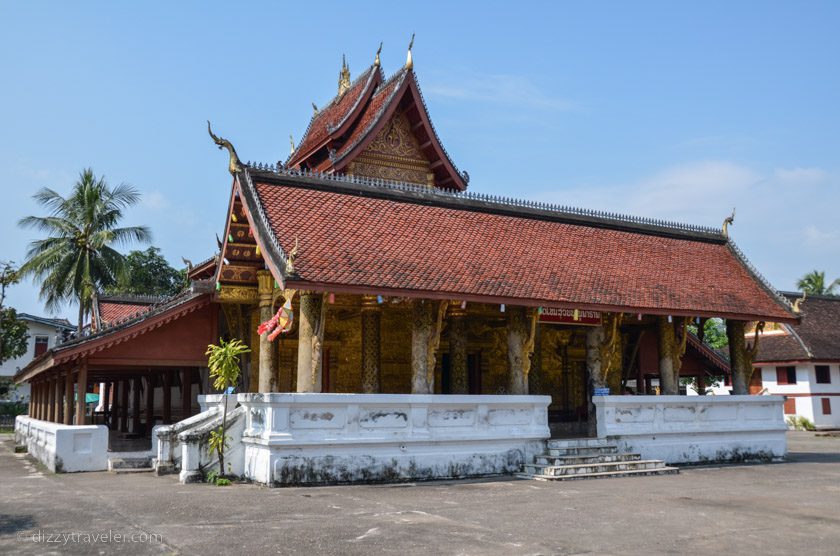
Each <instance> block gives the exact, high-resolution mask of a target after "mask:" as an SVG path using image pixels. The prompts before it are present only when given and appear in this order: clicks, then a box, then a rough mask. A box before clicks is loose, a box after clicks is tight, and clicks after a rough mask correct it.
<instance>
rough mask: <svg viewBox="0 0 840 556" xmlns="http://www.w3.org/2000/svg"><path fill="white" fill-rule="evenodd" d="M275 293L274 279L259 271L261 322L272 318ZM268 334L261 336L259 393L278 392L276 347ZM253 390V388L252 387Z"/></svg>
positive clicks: (265, 271) (269, 273)
mask: <svg viewBox="0 0 840 556" xmlns="http://www.w3.org/2000/svg"><path fill="white" fill-rule="evenodd" d="M273 292H274V277H273V276H272V275H271V272H269V271H267V270H258V271H257V294H258V295H259V303H260V322H265V321H267V320H269V319H270V318H271V316H272V315H271V309H272V305H271V300H272V294H273ZM268 334H269V333H268V332H263V333H262V334H261V335H260V353H259V357H260V359H259V371H258V374H259V386H258V388H259V390H258V392H263V393H266V392H276V391H277V384H275V382H274V380H273V379H274V346H273V345H272V343H271V342H270V341H269V340H268ZM252 389H253V386H252Z"/></svg>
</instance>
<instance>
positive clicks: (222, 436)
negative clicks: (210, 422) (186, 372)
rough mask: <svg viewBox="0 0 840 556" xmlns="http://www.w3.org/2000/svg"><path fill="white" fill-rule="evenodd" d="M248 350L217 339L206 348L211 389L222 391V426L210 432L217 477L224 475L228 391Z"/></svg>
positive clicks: (238, 341) (236, 377)
mask: <svg viewBox="0 0 840 556" xmlns="http://www.w3.org/2000/svg"><path fill="white" fill-rule="evenodd" d="M250 351H251V350H250V348H249V347H248V346H246V345H245V344H244V343H243V342H242V341H241V340H231V341H229V342H225V341H224V340H223V339H222V338H219V345H214V344H210V345H209V346H207V352H206V353H205V355H207V366H208V367H209V369H210V378H212V379H213V388H215V389H216V390H221V391H222V401H223V404H224V409H223V410H222V411H223V413H222V426H221V427H219V429H218V430H215V431H211V432H210V442H209V443H210V452H211V453H212V452H216V454H217V455H218V456H219V475H224V474H225V449H226V448H227V441H228V438H227V397H228V390H229V389H230V387H231V386H233V385H234V384H236V382H237V381H238V380H239V356H240V355H242V354H243V353H248V352H250Z"/></svg>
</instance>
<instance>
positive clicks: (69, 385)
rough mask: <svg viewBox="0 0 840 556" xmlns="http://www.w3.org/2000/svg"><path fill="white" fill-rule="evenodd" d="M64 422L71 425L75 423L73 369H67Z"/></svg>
mask: <svg viewBox="0 0 840 556" xmlns="http://www.w3.org/2000/svg"><path fill="white" fill-rule="evenodd" d="M62 423H64V424H65V425H70V424H72V423H73V371H72V370H71V369H68V370H67V375H66V376H65V377H64V418H63V419H62Z"/></svg>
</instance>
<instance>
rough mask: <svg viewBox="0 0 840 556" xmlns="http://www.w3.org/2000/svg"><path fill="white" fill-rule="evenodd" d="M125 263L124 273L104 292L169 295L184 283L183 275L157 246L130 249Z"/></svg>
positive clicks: (179, 288)
mask: <svg viewBox="0 0 840 556" xmlns="http://www.w3.org/2000/svg"><path fill="white" fill-rule="evenodd" d="M125 263H126V264H125V267H126V268H125V273H124V274H123V275H122V276H119V277H118V279H117V283H116V284H115V285H113V286H111V287H109V288H107V289H106V290H105V291H106V292H108V293H132V294H137V295H166V296H169V295H175V294H176V293H178V292H180V291H181V290H182V289H184V285H185V284H186V278H185V275H184V274H183V273H182V272H181V271H179V270H176V269H174V268H172V266H170V265H169V263H168V262H167V261H166V259H164V258H163V256H162V255H161V254H160V249H158V248H157V247H149V248H148V249H146V250H145V251H139V250H138V251H131V252H129V253H128V255H126V257H125Z"/></svg>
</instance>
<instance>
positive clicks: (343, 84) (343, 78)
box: [338, 54, 350, 95]
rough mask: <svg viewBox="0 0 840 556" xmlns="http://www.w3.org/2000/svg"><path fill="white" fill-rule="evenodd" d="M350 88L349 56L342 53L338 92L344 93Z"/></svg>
mask: <svg viewBox="0 0 840 556" xmlns="http://www.w3.org/2000/svg"><path fill="white" fill-rule="evenodd" d="M349 88H350V68H349V66H348V65H347V58H346V57H345V56H344V54H342V55H341V71H340V72H339V73H338V94H340V95H343V94H344V93H345V92H347V89H349Z"/></svg>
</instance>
